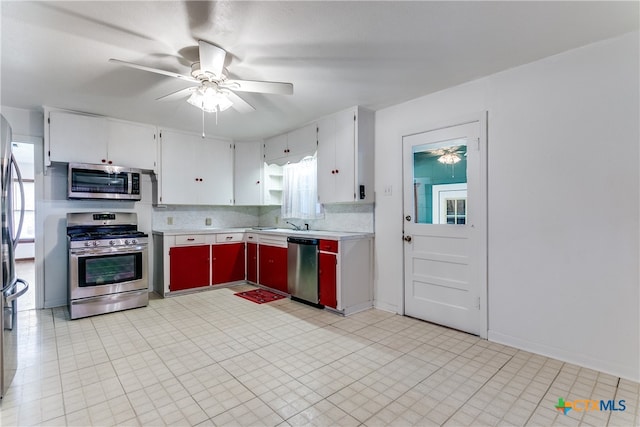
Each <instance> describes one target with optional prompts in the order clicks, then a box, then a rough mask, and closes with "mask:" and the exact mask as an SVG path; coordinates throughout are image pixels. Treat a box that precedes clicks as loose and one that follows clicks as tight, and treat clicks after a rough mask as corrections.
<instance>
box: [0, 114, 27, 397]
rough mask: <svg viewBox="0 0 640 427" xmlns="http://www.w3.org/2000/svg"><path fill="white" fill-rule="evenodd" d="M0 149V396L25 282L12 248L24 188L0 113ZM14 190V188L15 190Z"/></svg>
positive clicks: (13, 360) (11, 363) (14, 362)
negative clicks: (19, 301) (19, 273)
mask: <svg viewBox="0 0 640 427" xmlns="http://www.w3.org/2000/svg"><path fill="white" fill-rule="evenodd" d="M0 144H1V146H0V147H1V149H2V252H1V255H2V293H1V294H0V300H1V301H2V302H1V304H0V305H1V306H2V315H1V316H0V335H1V337H2V339H0V398H2V397H4V395H5V393H6V392H7V390H8V389H9V385H10V384H11V380H13V377H14V375H15V373H16V369H17V366H18V339H17V327H18V323H17V313H18V312H17V303H16V300H17V299H18V298H19V297H20V296H21V295H23V294H24V293H25V292H26V291H27V289H29V284H28V283H27V282H25V281H24V280H22V279H20V278H18V277H16V264H15V248H16V245H17V244H18V239H19V237H20V231H21V229H22V221H23V220H24V188H23V186H22V177H21V176H20V169H19V168H18V165H17V164H16V161H15V158H14V157H13V154H12V152H11V144H12V135H11V126H9V122H7V120H6V119H5V118H4V116H2V115H0ZM16 190H17V191H16ZM16 196H17V197H18V198H19V200H20V202H21V203H20V213H19V219H18V221H17V226H16V224H15V222H16V221H15V220H14V213H15V212H14V210H15V207H14V198H15V197H16Z"/></svg>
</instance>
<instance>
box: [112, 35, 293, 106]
mask: <svg viewBox="0 0 640 427" xmlns="http://www.w3.org/2000/svg"><path fill="white" fill-rule="evenodd" d="M198 49H199V59H200V61H198V62H194V63H193V64H191V75H190V76H187V75H184V74H178V73H173V72H171V71H165V70H160V69H157V68H151V67H146V66H144V65H139V64H134V63H131V62H126V61H121V60H119V59H113V58H111V59H109V62H113V63H116V64H121V65H124V66H127V67H131V68H137V69H139V70H144V71H150V72H152V73H156V74H162V75H165V76H169V77H175V78H177V79H181V80H185V81H188V82H192V83H196V85H195V86H191V87H188V88H186V89H180V90H178V91H176V92H173V93H170V94H168V95H165V96H162V97H160V98H157V100H167V99H178V98H183V97H186V96H189V95H190V96H189V99H188V100H187V102H188V103H190V104H191V105H194V106H196V107H198V108H200V109H201V110H202V111H203V112H205V111H206V112H209V113H211V112H216V113H217V112H220V111H224V110H226V109H227V108H229V107H233V108H234V109H235V110H237V111H239V112H241V113H247V112H250V111H254V110H255V108H254V107H253V106H252V105H250V104H249V103H248V102H247V101H245V100H244V99H242V98H241V97H240V96H238V95H237V94H236V93H235V92H257V93H271V94H279V95H291V94H293V84H291V83H282V82H264V81H255V80H237V79H230V78H229V76H228V73H227V70H226V69H225V68H224V63H225V59H226V57H227V52H226V51H225V50H224V49H222V48H220V47H218V46H215V45H213V44H211V43H207V42H205V41H203V40H199V41H198Z"/></svg>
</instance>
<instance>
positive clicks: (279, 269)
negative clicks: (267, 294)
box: [259, 245, 287, 292]
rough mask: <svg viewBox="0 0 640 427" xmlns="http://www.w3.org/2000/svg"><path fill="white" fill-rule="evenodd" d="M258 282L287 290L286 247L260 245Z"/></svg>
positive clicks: (283, 290) (280, 289)
mask: <svg viewBox="0 0 640 427" xmlns="http://www.w3.org/2000/svg"><path fill="white" fill-rule="evenodd" d="M259 264H260V284H261V285H263V286H267V287H269V288H273V289H277V290H279V291H282V292H287V248H280V247H276V246H268V245H260V257H259Z"/></svg>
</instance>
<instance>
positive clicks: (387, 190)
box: [384, 185, 393, 196]
mask: <svg viewBox="0 0 640 427" xmlns="http://www.w3.org/2000/svg"><path fill="white" fill-rule="evenodd" d="M392 194H393V187H392V186H391V185H385V187H384V195H385V196H391V195H392Z"/></svg>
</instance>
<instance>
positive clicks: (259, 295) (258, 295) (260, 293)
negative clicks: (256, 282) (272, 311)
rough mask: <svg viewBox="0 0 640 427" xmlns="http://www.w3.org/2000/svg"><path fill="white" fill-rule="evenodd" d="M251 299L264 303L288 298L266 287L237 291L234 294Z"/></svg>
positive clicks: (257, 302)
mask: <svg viewBox="0 0 640 427" xmlns="http://www.w3.org/2000/svg"><path fill="white" fill-rule="evenodd" d="M234 295H236V296H239V297H241V298H244V299H248V300H249V301H253V302H255V303H256V304H262V303H265V302H271V301H277V300H279V299H282V298H286V297H285V296H284V295H280V294H276V293H274V292H271V291H266V290H264V289H254V290H252V291H245V292H237V293H236V294H234Z"/></svg>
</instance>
